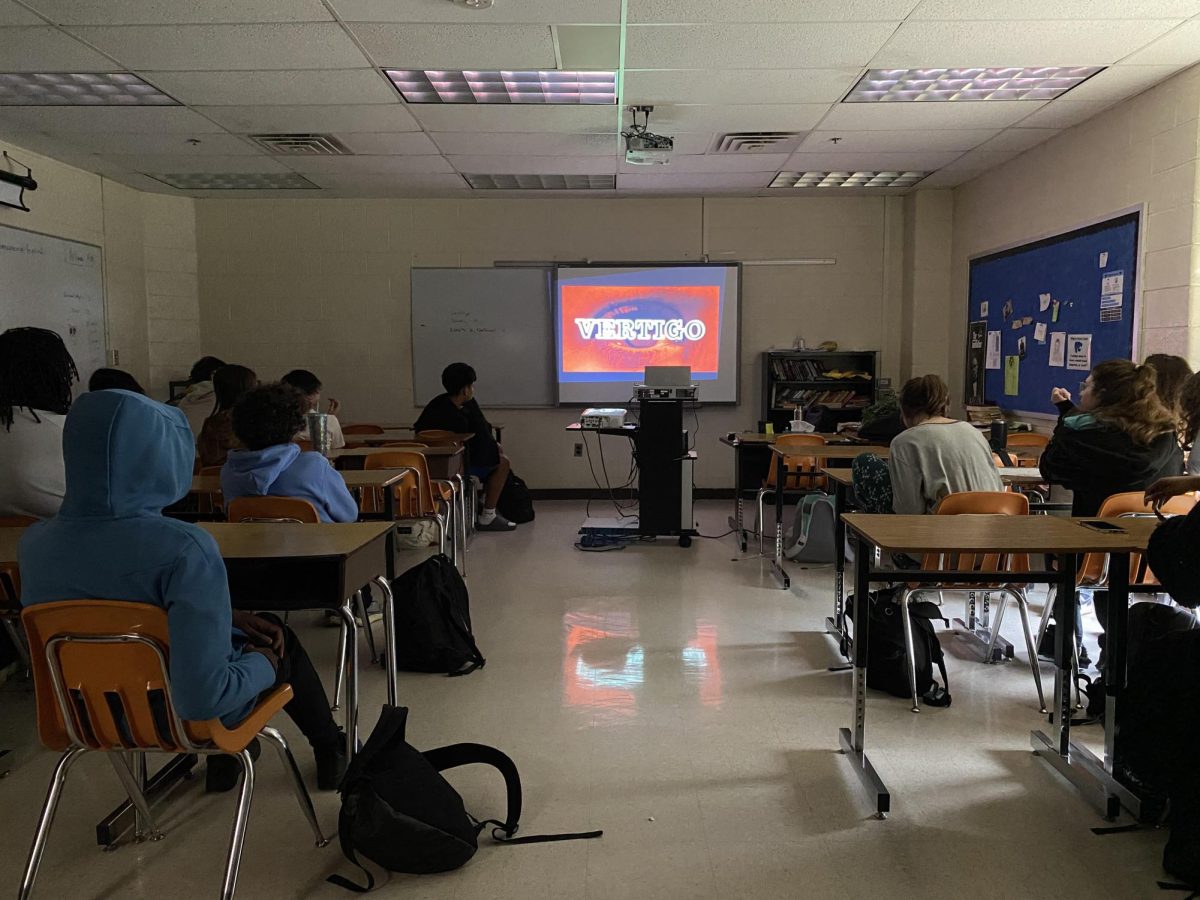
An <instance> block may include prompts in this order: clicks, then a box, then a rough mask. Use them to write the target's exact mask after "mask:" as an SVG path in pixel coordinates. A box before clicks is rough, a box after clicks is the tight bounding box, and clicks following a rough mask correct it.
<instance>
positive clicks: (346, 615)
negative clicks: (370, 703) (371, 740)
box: [340, 600, 394, 759]
mask: <svg viewBox="0 0 1200 900" xmlns="http://www.w3.org/2000/svg"><path fill="white" fill-rule="evenodd" d="M340 612H341V615H342V621H343V622H345V624H346V628H347V629H348V630H349V631H348V633H350V634H353V629H354V613H353V612H352V611H351V609H350V601H349V600H347V601H346V602H345V604H343V605H342V608H341V610H340ZM388 662H389V665H394V663H392V661H391V660H389V661H388ZM345 668H346V758H347V759H353V758H354V754H355V753H357V752H358V641H355V640H351V641H347V642H346V657H345Z"/></svg>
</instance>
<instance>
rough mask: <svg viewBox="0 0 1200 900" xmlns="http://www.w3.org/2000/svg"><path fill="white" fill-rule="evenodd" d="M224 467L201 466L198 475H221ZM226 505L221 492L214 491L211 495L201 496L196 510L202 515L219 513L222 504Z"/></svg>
mask: <svg viewBox="0 0 1200 900" xmlns="http://www.w3.org/2000/svg"><path fill="white" fill-rule="evenodd" d="M222 468H223V466H201V467H200V469H199V470H198V471H197V472H196V474H197V475H202V476H203V475H220V474H221V469H222ZM222 503H224V498H223V497H222V495H221V492H220V491H214V492H212V493H211V494H201V495H200V498H199V502H198V503H197V505H196V509H197V510H198V511H199V512H202V513H211V512H219V511H220V509H221V504H222Z"/></svg>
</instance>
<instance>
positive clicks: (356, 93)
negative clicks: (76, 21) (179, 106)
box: [142, 69, 400, 106]
mask: <svg viewBox="0 0 1200 900" xmlns="http://www.w3.org/2000/svg"><path fill="white" fill-rule="evenodd" d="M142 74H143V76H144V77H145V79H146V80H147V81H149V82H150V83H151V84H153V85H154V86H155V87H157V88H159V89H161V90H164V91H166V92H167V93H168V94H170V95H171V96H172V97H174V98H175V99H176V100H181V101H183V102H184V103H187V104H189V105H192V106H247V105H254V106H275V105H279V106H298V105H308V104H313V105H315V106H322V105H330V104H338V103H351V104H364V103H396V104H399V102H400V98H399V97H398V96H396V92H395V91H394V90H393V89H392V87H391V86H390V85H389V84H388V83H387V82H386V81H385V80H384V78H383V75H382V74H381V73H379V72H377V71H375V70H374V69H327V70H324V71H317V70H313V69H307V70H303V71H298V72H144V73H142Z"/></svg>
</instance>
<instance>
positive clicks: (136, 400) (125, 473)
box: [59, 390, 196, 519]
mask: <svg viewBox="0 0 1200 900" xmlns="http://www.w3.org/2000/svg"><path fill="white" fill-rule="evenodd" d="M195 457H196V447H195V442H194V440H193V438H192V430H191V428H190V427H189V426H188V421H187V417H186V416H185V415H184V414H183V413H182V412H181V411H179V410H178V409H173V408H172V407H169V406H166V405H164V404H162V403H158V402H156V401H154V400H151V399H150V398H149V397H144V396H142V395H141V394H134V393H131V392H130V391H120V390H108V391H91V392H89V393H86V394H83V395H82V396H81V397H79V399H77V400H76V401H75V402H74V403H73V404H72V405H71V411H70V412H69V413H68V414H67V421H66V424H65V425H64V426H63V460H64V462H65V465H66V475H67V492H66V496H65V497H64V498H63V504H62V509H61V510H60V512H59V515H60V517H62V518H71V519H85V518H86V519H116V518H124V517H128V516H136V515H147V514H150V515H158V514H160V513H161V512H162V510H163V507H165V506H169V505H171V504H172V503H174V502H175V501H176V500H178V499H180V498H181V497H183V496H184V495H185V494H187V492H188V489H189V487H190V486H191V479H192V464H193V462H194V460H195Z"/></svg>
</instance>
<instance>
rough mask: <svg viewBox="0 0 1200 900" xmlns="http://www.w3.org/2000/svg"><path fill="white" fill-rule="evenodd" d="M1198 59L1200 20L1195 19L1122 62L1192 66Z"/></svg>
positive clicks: (1142, 64)
mask: <svg viewBox="0 0 1200 900" xmlns="http://www.w3.org/2000/svg"><path fill="white" fill-rule="evenodd" d="M1197 60H1200V21H1197V20H1193V21H1191V22H1185V23H1183V24H1182V25H1180V26H1179V27H1178V28H1176V29H1175V30H1174V31H1172V32H1171V33H1170V34H1167V35H1164V36H1163V37H1161V38H1159V39H1158V40H1157V41H1155V42H1154V43H1152V44H1150V45H1149V46H1148V47H1146V48H1144V49H1142V50H1139V51H1138V52H1137V53H1134V54H1132V55H1130V56H1128V57H1126V58H1125V59H1123V60H1121V62H1122V63H1123V64H1126V65H1138V66H1190V65H1191V64H1192V63H1194V62H1196V61H1197Z"/></svg>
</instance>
